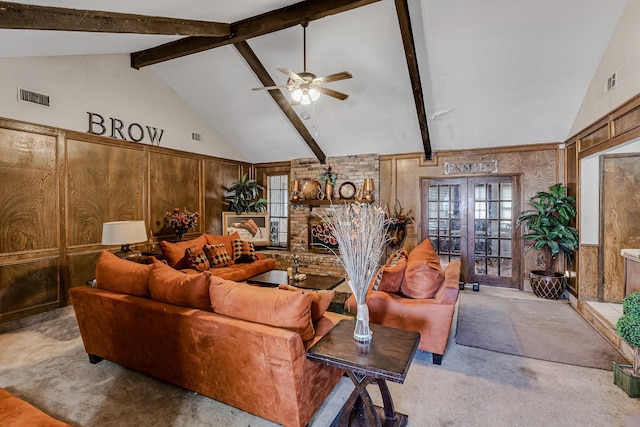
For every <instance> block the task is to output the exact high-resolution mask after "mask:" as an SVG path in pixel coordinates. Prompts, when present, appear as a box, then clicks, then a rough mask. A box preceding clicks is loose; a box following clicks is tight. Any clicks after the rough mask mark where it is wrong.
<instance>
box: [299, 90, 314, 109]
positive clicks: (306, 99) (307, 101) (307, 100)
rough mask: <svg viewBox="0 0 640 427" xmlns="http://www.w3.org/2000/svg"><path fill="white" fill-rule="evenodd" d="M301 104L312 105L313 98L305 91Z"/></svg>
mask: <svg viewBox="0 0 640 427" xmlns="http://www.w3.org/2000/svg"><path fill="white" fill-rule="evenodd" d="M300 104H302V105H309V104H311V96H309V92H308V91H306V90H304V91H303V93H302V98H301V99H300Z"/></svg>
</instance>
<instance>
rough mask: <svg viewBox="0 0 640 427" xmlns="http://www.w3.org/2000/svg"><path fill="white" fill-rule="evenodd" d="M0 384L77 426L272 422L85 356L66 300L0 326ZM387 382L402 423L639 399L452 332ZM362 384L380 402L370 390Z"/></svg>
mask: <svg viewBox="0 0 640 427" xmlns="http://www.w3.org/2000/svg"><path fill="white" fill-rule="evenodd" d="M465 293H466V291H465ZM374 339H375V338H374ZM0 387H3V388H5V389H7V390H8V391H9V392H11V393H12V394H14V395H15V396H17V397H19V398H22V399H24V400H25V401H27V402H29V403H31V404H33V405H34V406H36V407H38V408H39V409H41V410H43V411H45V412H46V413H48V414H50V415H52V416H54V417H56V418H58V419H61V420H63V421H66V422H68V423H70V424H71V425H73V426H78V427H80V426H86V427H122V426H136V427H138V426H161V427H164V426H166V427H170V426H171V427H183V426H184V427H200V426H202V427H204V426H215V427H218V426H220V427H275V424H273V423H271V422H269V421H266V420H264V419H261V418H258V417H255V416H253V415H251V414H248V413H246V412H243V411H240V410H238V409H235V408H233V407H230V406H228V405H225V404H222V403H220V402H217V401H215V400H212V399H209V398H207V397H203V396H201V395H198V394H196V393H193V392H190V391H188V390H184V389H182V388H179V387H175V386H173V385H171V384H168V383H165V382H162V381H158V380H155V379H153V378H150V377H148V376H146V375H143V374H139V373H137V372H134V371H131V370H129V369H126V368H124V367H122V366H120V365H117V364H115V363H112V362H109V361H103V362H101V363H99V364H97V365H92V364H90V363H89V360H88V357H87V354H86V353H85V351H84V348H83V346H82V341H81V340H80V337H79V334H78V329H77V325H76V323H75V317H74V315H73V310H72V309H71V308H70V307H68V308H65V309H62V310H60V317H58V318H54V319H49V320H46V321H44V322H41V323H37V324H32V325H29V326H26V327H23V328H21V329H19V330H15V331H12V332H5V333H3V334H0ZM389 388H390V390H391V394H392V396H393V399H394V403H395V406H396V409H397V410H398V411H400V412H402V413H406V414H409V426H410V427H431V426H433V427H437V426H474V427H476V426H477V427H484V426H487V427H489V426H491V427H502V426H504V427H507V426H509V427H512V426H523V427H524V426H561V427H562V426H567V427H570V426H571V427H573V426H590V427H610V426H623V425H624V426H631V425H632V424H625V419H631V420H632V421H633V420H636V421H637V420H638V419H640V400H638V399H630V398H629V397H628V396H627V395H626V394H625V393H624V392H623V391H622V390H621V389H620V388H618V387H617V386H615V385H614V384H613V381H612V373H611V372H608V371H604V370H602V369H591V368H584V367H579V366H571V365H563V364H558V363H553V362H547V361H542V360H536V359H530V358H525V357H519V356H513V355H508V354H502V353H496V352H492V351H487V350H483V349H478V348H472V347H465V346H461V345H457V344H456V343H455V340H450V344H449V346H448V348H447V351H446V352H445V356H444V359H443V363H442V365H441V366H437V365H433V364H432V363H431V354H429V353H423V352H418V353H417V354H416V357H415V359H414V361H413V363H412V365H411V368H410V370H409V374H408V376H407V380H406V381H405V383H404V384H396V383H389ZM352 389H353V385H352V384H351V381H350V380H349V379H347V378H343V379H342V380H341V381H340V383H339V384H338V385H337V386H336V387H335V389H334V390H333V392H332V393H331V394H330V395H329V397H328V398H327V400H326V401H325V403H324V404H323V405H322V407H321V408H320V409H319V410H318V412H317V413H316V415H315V416H314V418H313V419H312V420H311V422H310V424H309V427H327V426H329V425H330V423H331V421H332V420H333V418H334V417H335V416H336V414H337V413H338V411H339V409H340V407H341V406H342V404H343V402H344V401H345V400H346V398H347V396H348V395H349V393H351V390H352ZM368 390H369V392H370V393H371V395H372V397H373V400H374V402H375V403H376V404H381V398H380V394H379V392H377V391H376V388H375V387H374V386H370V387H369V388H368ZM0 425H2V422H1V420H0Z"/></svg>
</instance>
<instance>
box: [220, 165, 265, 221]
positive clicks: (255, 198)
mask: <svg viewBox="0 0 640 427" xmlns="http://www.w3.org/2000/svg"><path fill="white" fill-rule="evenodd" d="M263 190H264V187H263V186H262V185H260V184H259V183H258V181H256V180H255V179H249V177H248V176H247V174H246V173H245V174H244V175H242V178H240V181H235V182H234V183H232V184H231V187H229V188H228V189H227V191H228V192H229V193H230V196H229V197H227V202H228V203H229V210H230V211H233V212H235V213H237V214H241V213H242V212H266V210H267V199H264V198H262V197H260V192H261V191H263Z"/></svg>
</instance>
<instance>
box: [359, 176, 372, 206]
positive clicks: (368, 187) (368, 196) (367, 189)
mask: <svg viewBox="0 0 640 427" xmlns="http://www.w3.org/2000/svg"><path fill="white" fill-rule="evenodd" d="M362 190H363V192H364V195H363V199H364V200H365V201H367V202H372V201H373V190H375V187H374V185H373V178H365V179H364V187H363V189H362Z"/></svg>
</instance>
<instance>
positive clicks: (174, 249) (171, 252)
mask: <svg viewBox="0 0 640 427" xmlns="http://www.w3.org/2000/svg"><path fill="white" fill-rule="evenodd" d="M235 241H240V235H239V234H238V233H237V232H236V233H233V234H230V235H223V236H213V235H211V234H202V235H201V236H198V237H196V238H195V239H191V240H185V241H180V242H177V243H171V242H166V241H161V242H160V249H161V250H162V257H163V259H164V261H166V262H167V264H168V265H169V266H170V267H173V268H175V269H176V270H180V271H182V272H183V273H187V274H197V273H199V272H200V271H202V270H206V271H209V272H210V273H211V274H213V275H214V276H218V277H221V278H223V279H228V280H233V281H236V282H241V281H244V280H247V279H248V278H250V277H253V276H257V275H258V274H262V273H266V272H267V271H271V270H274V269H275V268H276V260H275V259H272V258H267V257H265V256H264V254H261V253H252V254H251V257H253V259H251V258H249V259H247V260H244V262H238V257H239V256H241V255H240V254H245V255H246V252H247V251H249V250H250V249H248V248H249V247H250V248H252V245H251V246H249V245H248V244H247V243H246V242H243V245H242V246H240V247H236V246H234V242H235ZM205 245H224V248H223V250H222V252H223V253H224V252H226V254H227V255H228V256H229V260H227V261H222V262H218V264H215V265H212V264H213V262H214V261H213V260H211V259H209V256H208V255H207V261H206V262H207V265H205V267H206V268H203V267H202V266H201V265H197V264H194V263H193V262H192V263H191V266H190V265H189V264H190V263H189V259H190V257H189V254H188V253H187V252H186V251H187V249H188V248H189V249H192V250H194V252H193V253H194V254H195V255H194V256H193V258H197V255H198V254H200V253H202V254H204V252H205V251H204V250H203V248H204V246H205ZM235 254H238V257H236V256H235ZM215 260H216V261H219V260H220V258H219V257H216V258H215ZM195 267H199V268H200V271H199V270H198V269H197V268H195Z"/></svg>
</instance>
